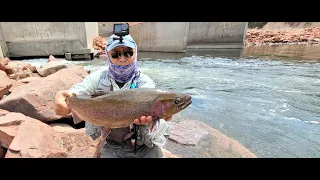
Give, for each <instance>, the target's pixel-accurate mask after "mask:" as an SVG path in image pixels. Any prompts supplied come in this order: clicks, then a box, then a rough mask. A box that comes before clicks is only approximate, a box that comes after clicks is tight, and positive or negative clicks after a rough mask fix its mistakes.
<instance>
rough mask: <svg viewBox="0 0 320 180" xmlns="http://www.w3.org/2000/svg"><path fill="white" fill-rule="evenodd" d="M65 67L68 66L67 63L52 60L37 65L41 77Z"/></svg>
mask: <svg viewBox="0 0 320 180" xmlns="http://www.w3.org/2000/svg"><path fill="white" fill-rule="evenodd" d="M64 68H67V65H66V64H63V63H62V62H61V61H51V62H48V63H45V64H43V65H41V66H40V67H37V71H38V73H39V74H40V76H41V77H46V76H49V75H51V74H53V73H55V72H57V71H59V70H61V69H64Z"/></svg>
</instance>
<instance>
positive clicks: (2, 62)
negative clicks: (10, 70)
mask: <svg viewBox="0 0 320 180" xmlns="http://www.w3.org/2000/svg"><path fill="white" fill-rule="evenodd" d="M9 62H10V59H9V58H7V57H6V58H2V59H0V64H2V65H4V66H6V65H8V63H9Z"/></svg>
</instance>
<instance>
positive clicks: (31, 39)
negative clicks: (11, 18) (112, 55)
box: [0, 22, 98, 57]
mask: <svg viewBox="0 0 320 180" xmlns="http://www.w3.org/2000/svg"><path fill="white" fill-rule="evenodd" d="M0 25H1V29H2V35H3V39H4V40H5V41H6V43H7V46H8V51H9V55H10V57H19V56H49V55H51V54H52V55H64V53H66V52H71V53H80V54H81V53H90V52H91V51H92V50H91V49H90V47H92V39H91V38H92V37H94V36H98V28H97V26H98V24H97V23H91V22H89V23H87V22H0ZM89 26H91V27H93V28H94V27H95V26H96V28H95V29H93V30H92V31H91V32H87V30H88V27H89ZM90 39H91V40H90ZM90 41H91V42H90ZM90 44H91V45H90Z"/></svg>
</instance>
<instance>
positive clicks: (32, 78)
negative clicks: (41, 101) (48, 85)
mask: <svg viewBox="0 0 320 180" xmlns="http://www.w3.org/2000/svg"><path fill="white" fill-rule="evenodd" d="M40 79H42V77H36V76H34V77H27V78H24V79H21V80H19V82H21V83H24V84H28V83H30V82H33V81H38V80H40Z"/></svg>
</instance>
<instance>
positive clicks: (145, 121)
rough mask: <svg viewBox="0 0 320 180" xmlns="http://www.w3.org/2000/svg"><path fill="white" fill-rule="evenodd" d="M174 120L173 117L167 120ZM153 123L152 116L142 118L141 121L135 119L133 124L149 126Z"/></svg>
mask: <svg viewBox="0 0 320 180" xmlns="http://www.w3.org/2000/svg"><path fill="white" fill-rule="evenodd" d="M171 119H172V116H170V117H168V118H166V119H165V120H166V121H170V120H171ZM151 122H152V116H141V118H140V119H135V120H134V121H133V123H135V124H138V125H149V124H150V123H151Z"/></svg>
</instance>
